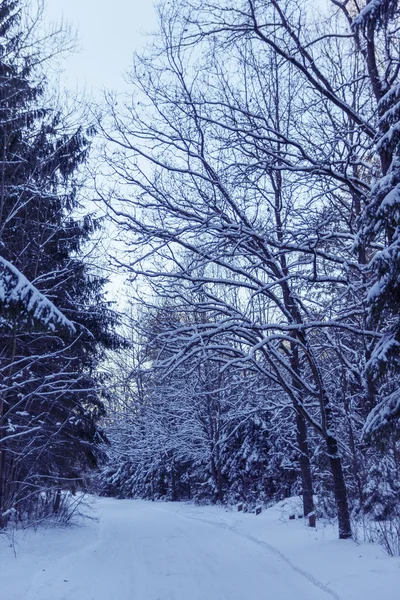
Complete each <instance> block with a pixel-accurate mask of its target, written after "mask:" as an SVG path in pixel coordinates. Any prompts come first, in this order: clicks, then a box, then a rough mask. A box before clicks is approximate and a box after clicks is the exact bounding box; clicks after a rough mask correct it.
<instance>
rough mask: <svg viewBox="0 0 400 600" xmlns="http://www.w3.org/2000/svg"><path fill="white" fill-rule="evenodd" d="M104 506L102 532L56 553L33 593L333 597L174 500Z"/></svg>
mask: <svg viewBox="0 0 400 600" xmlns="http://www.w3.org/2000/svg"><path fill="white" fill-rule="evenodd" d="M99 512H100V515H99V516H100V527H99V531H98V538H97V539H96V540H95V541H91V542H90V543H89V544H88V545H86V546H83V547H81V548H80V549H77V550H76V551H74V552H73V553H71V554H67V555H65V556H61V557H60V558H58V559H56V560H53V561H52V560H51V557H50V562H49V563H48V564H46V568H45V569H40V570H39V571H37V572H36V573H35V574H34V575H33V578H32V581H31V586H30V589H29V591H28V593H27V596H26V600H114V599H115V600H256V599H258V598H260V599H261V598H262V599H265V600H267V599H268V600H269V599H270V600H325V599H327V598H332V595H331V594H329V593H327V592H326V591H323V590H322V589H321V588H320V587H318V585H316V584H315V583H312V582H310V581H309V580H308V579H307V578H306V577H305V576H304V575H302V574H301V573H299V572H296V571H295V570H293V568H292V567H290V566H289V565H288V564H287V563H286V562H285V561H284V560H282V558H281V557H280V556H279V555H277V554H275V553H274V551H273V550H271V549H268V548H266V547H263V546H262V545H260V543H258V542H257V541H254V540H251V539H248V538H246V537H244V536H242V535H241V534H238V533H236V532H235V531H233V530H232V529H230V528H228V527H226V526H225V527H224V526H221V524H218V523H213V522H205V521H204V520H199V519H196V518H193V516H192V517H191V516H187V515H185V514H184V513H183V514H182V513H179V512H178V511H177V510H176V506H175V505H173V504H171V505H169V504H161V503H150V502H132V501H123V500H119V501H118V500H111V499H108V500H101V501H100V502H99ZM21 600H25V598H24V599H23V598H21Z"/></svg>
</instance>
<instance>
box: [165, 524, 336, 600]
mask: <svg viewBox="0 0 400 600" xmlns="http://www.w3.org/2000/svg"><path fill="white" fill-rule="evenodd" d="M212 514H213V513H212ZM177 515H178V516H179V517H182V518H186V519H192V520H193V521H199V522H202V523H206V524H208V525H215V526H216V527H220V528H222V529H225V530H229V531H231V532H232V533H233V534H235V535H237V536H238V537H241V538H245V539H247V540H250V541H251V542H253V543H254V544H257V545H258V546H262V547H264V548H267V549H268V550H269V551H270V552H271V553H272V554H273V555H275V556H277V557H279V558H280V559H281V560H283V561H284V562H285V563H286V564H288V565H289V566H290V568H291V569H293V571H295V572H296V573H298V574H299V575H301V576H302V577H304V578H305V579H307V580H308V581H309V582H310V583H312V584H313V585H315V586H316V587H317V588H319V589H320V590H321V591H323V592H325V594H329V595H330V596H331V597H332V598H334V599H335V600H341V598H340V596H339V595H338V594H337V593H336V592H335V591H334V590H332V589H331V588H329V587H328V586H326V585H325V584H324V583H322V581H319V580H318V579H316V578H315V577H314V576H313V575H311V573H308V572H307V571H305V570H304V569H301V568H300V567H298V566H297V565H295V564H294V563H293V562H292V561H291V560H290V558H288V557H287V556H286V555H285V554H284V553H283V552H282V551H281V550H279V548H276V546H273V545H272V544H269V543H268V542H264V541H262V540H259V539H257V538H255V537H253V536H251V535H247V534H245V533H242V532H240V531H238V530H237V529H235V526H234V525H229V523H226V522H225V521H213V520H208V519H204V518H202V517H196V516H193V515H187V514H182V513H177Z"/></svg>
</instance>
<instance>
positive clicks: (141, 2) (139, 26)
mask: <svg viewBox="0 0 400 600" xmlns="http://www.w3.org/2000/svg"><path fill="white" fill-rule="evenodd" d="M46 16H47V19H48V20H49V21H58V22H59V21H60V20H61V19H62V18H64V20H65V21H68V22H69V23H70V24H71V25H72V26H73V28H75V29H77V30H78V37H79V45H80V50H79V52H78V53H74V54H73V55H71V56H70V57H68V58H67V59H66V60H65V61H64V63H63V68H64V75H63V82H65V83H66V85H67V86H68V87H69V88H70V89H73V90H74V89H75V88H77V87H78V89H80V90H82V89H83V88H84V87H85V86H86V88H87V91H88V92H89V93H90V92H91V91H93V93H94V94H95V95H96V93H97V92H98V91H99V90H100V89H102V88H107V89H114V90H122V89H123V88H124V80H123V75H122V74H123V73H124V72H125V71H126V70H127V69H128V67H129V65H130V63H131V59H132V54H133V52H134V50H138V49H140V48H141V47H142V46H143V45H144V44H145V43H146V36H145V35H144V33H146V32H151V31H154V30H155V29H156V25H157V19H156V13H155V9H154V7H153V2H152V0H46Z"/></svg>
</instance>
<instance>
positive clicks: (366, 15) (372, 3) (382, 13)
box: [352, 0, 397, 29]
mask: <svg viewBox="0 0 400 600" xmlns="http://www.w3.org/2000/svg"><path fill="white" fill-rule="evenodd" d="M396 8H397V0H369V2H367V4H366V5H365V6H364V8H363V9H362V10H361V12H360V14H359V15H357V17H356V18H355V19H354V21H353V23H352V27H353V29H358V28H361V27H366V26H367V25H368V24H369V23H370V22H371V21H376V22H377V23H380V22H381V21H383V20H384V19H385V18H392V17H393V15H394V13H395V11H396Z"/></svg>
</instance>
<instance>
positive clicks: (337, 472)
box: [325, 435, 352, 540]
mask: <svg viewBox="0 0 400 600" xmlns="http://www.w3.org/2000/svg"><path fill="white" fill-rule="evenodd" d="M325 439H326V446H327V450H328V457H329V461H330V465H331V471H332V475H333V483H334V492H335V500H336V507H337V513H338V525H339V539H340V540H345V539H348V538H351V537H352V534H351V526H350V514H349V505H348V501H347V490H346V483H345V480H344V475H343V467H342V461H341V459H340V456H339V452H338V444H337V441H336V439H335V438H334V437H332V436H331V435H327V436H326V438H325Z"/></svg>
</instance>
